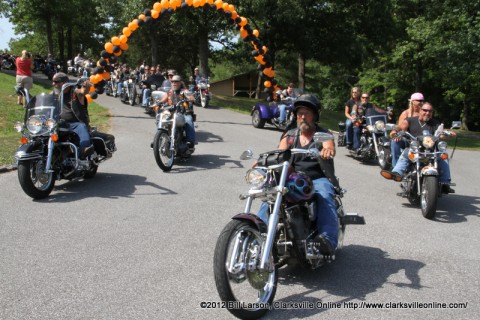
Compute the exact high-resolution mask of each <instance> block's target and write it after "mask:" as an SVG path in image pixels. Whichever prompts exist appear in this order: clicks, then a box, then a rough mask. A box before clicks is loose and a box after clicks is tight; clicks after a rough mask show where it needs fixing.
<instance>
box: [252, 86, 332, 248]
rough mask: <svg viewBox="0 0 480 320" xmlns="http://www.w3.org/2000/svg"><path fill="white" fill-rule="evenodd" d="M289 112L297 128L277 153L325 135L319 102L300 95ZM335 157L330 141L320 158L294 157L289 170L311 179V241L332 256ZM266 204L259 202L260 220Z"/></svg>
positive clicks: (286, 135) (265, 210)
mask: <svg viewBox="0 0 480 320" xmlns="http://www.w3.org/2000/svg"><path fill="white" fill-rule="evenodd" d="M293 113H294V115H295V116H296V119H297V128H294V129H291V130H289V131H288V132H286V134H284V135H282V139H281V141H280V144H279V146H278V149H279V150H286V149H291V148H301V149H308V148H310V147H312V145H313V135H314V133H315V132H328V130H325V129H323V128H321V127H319V126H318V125H317V124H316V122H318V120H319V117H320V103H319V101H318V99H317V98H316V97H315V96H313V95H310V94H303V95H301V96H299V97H298V98H297V100H296V101H295V102H294V109H293ZM334 156H335V143H334V142H333V140H329V141H326V142H323V144H322V148H321V151H320V159H316V158H312V157H311V156H308V155H302V154H297V155H294V160H293V161H292V167H293V168H292V169H294V170H295V171H297V172H303V173H305V174H306V175H307V176H309V177H310V178H311V179H312V182H313V186H314V189H315V195H314V197H315V199H316V204H317V206H316V215H317V220H316V223H317V229H318V235H317V236H316V237H315V239H314V242H315V243H316V244H318V245H319V246H320V252H321V253H322V254H324V255H332V254H333V253H334V252H335V249H336V248H337V242H338V218H337V209H336V206H335V201H334V193H335V187H334V185H335V186H338V181H337V180H336V178H335V173H334V167H333V157H334ZM267 208H268V205H267V203H266V202H263V203H262V205H261V207H260V209H259V211H258V213H257V216H258V217H260V218H261V219H262V220H263V221H268V219H267V218H266V214H267Z"/></svg>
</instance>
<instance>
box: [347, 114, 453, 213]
mask: <svg viewBox="0 0 480 320" xmlns="http://www.w3.org/2000/svg"><path fill="white" fill-rule="evenodd" d="M358 120H359V121H358V122H357V124H356V125H358V126H360V127H361V136H360V148H359V149H358V150H351V152H350V154H351V155H352V156H353V157H354V158H357V159H359V160H360V161H362V162H376V163H377V164H378V165H379V166H380V168H381V169H382V170H389V169H392V154H391V148H390V145H391V140H390V137H389V131H391V130H393V129H394V128H395V124H392V123H387V116H386V115H385V114H378V115H373V116H369V117H362V118H359V119H358ZM452 129H455V127H452ZM450 134H451V131H448V130H444V126H443V124H442V125H441V126H439V128H438V129H437V130H436V132H435V133H434V134H432V133H430V132H428V131H424V132H423V134H422V135H420V136H417V137H415V136H413V135H412V134H410V133H409V132H405V131H400V132H399V133H398V134H397V135H396V136H395V137H394V138H398V139H405V140H406V141H407V145H409V149H408V159H409V160H410V164H409V167H408V169H407V171H406V174H405V175H404V176H403V178H402V180H401V181H400V182H401V183H400V187H401V190H402V192H400V193H398V195H399V196H402V197H404V198H407V199H408V201H409V202H410V203H411V204H413V205H419V206H420V209H421V212H422V215H423V216H424V217H425V218H427V219H433V218H434V217H435V214H436V210H437V209H436V208H437V200H438V198H439V197H442V195H443V194H444V192H442V190H444V189H445V187H444V184H442V183H440V182H439V175H440V173H439V167H438V161H439V160H440V159H443V160H447V159H448V158H449V155H448V152H447V146H448V144H447V142H446V141H442V140H441V139H440V136H449V135H450ZM345 135H346V130H345V123H344V122H340V123H339V134H338V146H345V145H346V144H345ZM453 185H454V184H453V183H449V184H448V186H453Z"/></svg>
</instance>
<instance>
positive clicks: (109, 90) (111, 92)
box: [105, 73, 117, 97]
mask: <svg viewBox="0 0 480 320" xmlns="http://www.w3.org/2000/svg"><path fill="white" fill-rule="evenodd" d="M105 94H106V95H107V96H114V97H116V96H117V76H115V74H113V73H112V75H111V76H110V79H109V80H108V81H107V83H106V85H105Z"/></svg>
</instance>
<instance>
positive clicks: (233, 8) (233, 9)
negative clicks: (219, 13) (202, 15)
mask: <svg viewBox="0 0 480 320" xmlns="http://www.w3.org/2000/svg"><path fill="white" fill-rule="evenodd" d="M228 11H230V12H233V11H235V6H234V5H233V4H230V5H228Z"/></svg>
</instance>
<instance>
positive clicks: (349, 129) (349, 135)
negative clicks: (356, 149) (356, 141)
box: [345, 118, 353, 144]
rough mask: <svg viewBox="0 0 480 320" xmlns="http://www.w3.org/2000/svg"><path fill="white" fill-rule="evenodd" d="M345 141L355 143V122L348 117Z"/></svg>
mask: <svg viewBox="0 0 480 320" xmlns="http://www.w3.org/2000/svg"><path fill="white" fill-rule="evenodd" d="M345 132H346V134H345V143H346V144H352V143H353V123H352V119H350V118H348V119H347V120H345Z"/></svg>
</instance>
